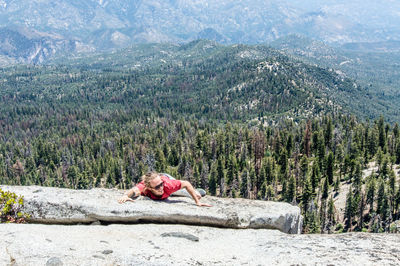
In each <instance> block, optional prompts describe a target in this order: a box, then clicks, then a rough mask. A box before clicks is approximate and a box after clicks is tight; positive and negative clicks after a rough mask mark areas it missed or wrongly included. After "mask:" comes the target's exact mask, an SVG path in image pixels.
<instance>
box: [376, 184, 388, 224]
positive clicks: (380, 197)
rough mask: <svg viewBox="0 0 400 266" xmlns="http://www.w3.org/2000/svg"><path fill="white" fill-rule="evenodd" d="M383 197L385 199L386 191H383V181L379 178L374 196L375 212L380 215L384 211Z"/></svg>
mask: <svg viewBox="0 0 400 266" xmlns="http://www.w3.org/2000/svg"><path fill="white" fill-rule="evenodd" d="M385 199H386V191H385V182H384V181H383V180H382V179H381V180H380V183H379V189H378V195H377V198H376V201H377V207H376V212H377V213H378V214H380V215H381V217H382V216H383V215H384V213H385V211H386V210H385V209H384V208H385V206H384V205H385Z"/></svg>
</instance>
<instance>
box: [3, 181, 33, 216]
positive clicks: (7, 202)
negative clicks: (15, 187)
mask: <svg viewBox="0 0 400 266" xmlns="http://www.w3.org/2000/svg"><path fill="white" fill-rule="evenodd" d="M23 205H24V199H23V197H18V196H17V194H15V193H13V192H9V191H3V190H2V189H1V188H0V223H24V222H25V221H26V219H27V218H29V215H28V214H26V213H24V212H22V211H21V209H22V207H23Z"/></svg>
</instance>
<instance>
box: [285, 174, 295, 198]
mask: <svg viewBox="0 0 400 266" xmlns="http://www.w3.org/2000/svg"><path fill="white" fill-rule="evenodd" d="M295 197H296V179H295V178H294V176H293V175H292V176H291V177H290V179H289V184H288V187H287V190H286V195H285V200H286V202H292V201H293V199H295Z"/></svg>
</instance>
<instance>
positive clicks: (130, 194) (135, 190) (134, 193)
mask: <svg viewBox="0 0 400 266" xmlns="http://www.w3.org/2000/svg"><path fill="white" fill-rule="evenodd" d="M139 195H140V190H139V189H138V188H137V187H133V188H131V189H130V190H128V191H126V192H125V193H124V195H123V196H122V197H121V198H119V199H118V202H119V203H124V202H127V201H132V202H133V201H134V200H133V199H132V197H137V196H139Z"/></svg>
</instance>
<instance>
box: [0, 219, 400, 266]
mask: <svg viewBox="0 0 400 266" xmlns="http://www.w3.org/2000/svg"><path fill="white" fill-rule="evenodd" d="M399 243H400V235H399V234H368V233H350V234H336V235H293V234H285V233H282V232H280V231H278V230H268V229H228V228H215V227H204V226H189V225H160V224H130V225H122V224H112V225H109V226H100V225H91V226H88V225H73V226H71V225H42V224H3V225H1V226H0V265H28V266H29V265H399V264H400V255H399V254H400V246H399Z"/></svg>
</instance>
